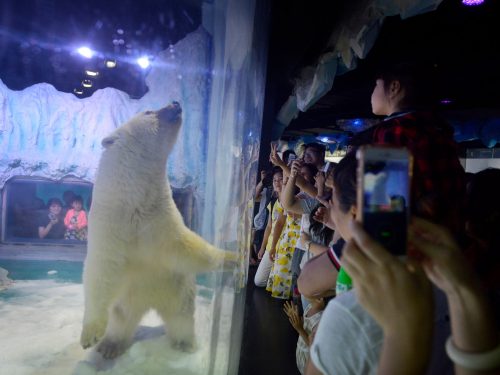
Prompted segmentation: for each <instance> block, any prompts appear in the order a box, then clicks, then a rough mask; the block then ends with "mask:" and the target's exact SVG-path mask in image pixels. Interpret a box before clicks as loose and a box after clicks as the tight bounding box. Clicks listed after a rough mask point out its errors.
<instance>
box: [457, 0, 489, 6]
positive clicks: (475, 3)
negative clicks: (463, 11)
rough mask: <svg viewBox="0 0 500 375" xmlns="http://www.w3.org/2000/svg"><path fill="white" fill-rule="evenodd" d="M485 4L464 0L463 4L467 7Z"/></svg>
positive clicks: (481, 0) (481, 1)
mask: <svg viewBox="0 0 500 375" xmlns="http://www.w3.org/2000/svg"><path fill="white" fill-rule="evenodd" d="M482 3H484V0H462V4H463V5H466V6H476V5H481V4H482Z"/></svg>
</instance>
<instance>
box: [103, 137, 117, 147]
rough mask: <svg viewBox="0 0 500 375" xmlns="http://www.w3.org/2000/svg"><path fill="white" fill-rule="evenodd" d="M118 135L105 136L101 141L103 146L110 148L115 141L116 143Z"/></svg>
mask: <svg viewBox="0 0 500 375" xmlns="http://www.w3.org/2000/svg"><path fill="white" fill-rule="evenodd" d="M115 140H116V137H107V138H104V139H103V140H102V142H101V145H102V147H104V148H108V147H109V146H111V145H112V144H113V143H115Z"/></svg>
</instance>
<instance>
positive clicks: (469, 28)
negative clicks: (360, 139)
mask: <svg viewBox="0 0 500 375" xmlns="http://www.w3.org/2000/svg"><path fill="white" fill-rule="evenodd" d="M353 2H354V1H350V2H349V4H350V5H352V3H353ZM325 3H330V2H317V4H316V6H313V5H312V4H311V3H308V5H307V8H306V7H305V6H303V5H301V4H303V2H301V1H294V0H292V1H286V2H285V1H275V2H274V8H273V17H272V24H271V38H270V56H269V72H270V77H272V80H274V83H273V82H270V81H269V80H268V84H270V85H273V84H276V86H277V87H276V88H275V91H274V94H273V95H271V96H268V100H272V101H274V103H272V104H271V103H268V105H269V106H270V107H274V112H275V114H276V113H277V111H278V110H279V108H280V106H281V105H282V104H283V103H284V102H285V101H286V99H287V97H288V95H290V94H291V93H292V90H293V82H294V79H295V78H296V77H297V76H298V73H299V71H300V68H302V67H304V66H306V65H310V64H314V61H317V60H316V59H317V58H318V57H319V56H320V54H321V53H323V52H325V51H324V46H325V45H326V42H327V38H328V36H329V33H330V32H331V31H332V29H333V28H334V27H335V26H336V23H338V22H339V20H338V17H339V16H338V15H339V14H341V13H342V11H343V10H344V9H343V8H342V6H341V5H342V4H345V3H346V2H343V1H339V2H332V3H334V4H333V5H331V4H325ZM339 3H342V4H339ZM287 4H288V5H289V6H287ZM290 4H291V5H290ZM285 8H286V9H285ZM498 35H500V1H495V0H485V2H484V3H483V4H482V5H480V6H475V7H467V6H464V5H463V4H462V2H461V1H460V0H444V1H443V2H442V3H441V4H440V6H439V8H438V9H437V10H436V11H434V12H430V13H426V14H422V15H418V16H415V17H411V18H408V19H406V20H401V19H400V17H399V16H394V17H388V18H386V20H385V22H384V25H383V27H382V30H381V32H380V34H379V37H378V39H377V41H376V43H375V46H374V48H373V49H372V50H371V52H370V53H369V54H368V56H367V58H366V59H365V60H360V61H359V63H358V67H357V69H356V70H353V71H351V72H348V73H346V74H344V75H341V76H337V77H336V78H335V81H334V84H333V88H332V89H331V91H330V92H329V93H328V94H327V95H325V96H324V97H323V98H321V99H320V100H319V101H318V102H317V103H316V104H315V105H314V106H312V108H310V109H309V110H308V111H307V112H305V113H302V112H301V113H300V115H299V116H298V118H297V119H295V120H293V121H292V122H291V123H290V125H289V127H288V128H287V129H286V131H285V133H284V135H285V136H287V135H289V136H290V135H296V134H300V133H302V130H303V129H307V128H325V127H332V126H333V127H334V126H335V124H336V121H337V120H339V119H349V118H351V119H352V118H359V117H361V118H363V117H373V115H372V114H371V108H370V95H371V92H372V89H373V85H374V74H375V72H376V70H377V69H378V68H379V67H380V66H383V64H384V63H387V62H394V61H422V62H426V63H431V64H432V65H435V66H436V70H437V82H436V83H437V85H436V86H437V90H438V93H437V96H438V97H439V98H440V99H449V100H451V103H448V104H442V105H441V107H442V109H444V110H447V111H453V110H468V109H478V108H495V109H500V69H499V67H500V43H498V42H497V38H498V37H497V36H498ZM299 129H300V130H301V131H299V132H297V131H296V130H299Z"/></svg>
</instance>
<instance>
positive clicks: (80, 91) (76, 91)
mask: <svg viewBox="0 0 500 375" xmlns="http://www.w3.org/2000/svg"><path fill="white" fill-rule="evenodd" d="M73 92H74V93H75V94H76V95H82V94H83V90H82V89H74V90H73Z"/></svg>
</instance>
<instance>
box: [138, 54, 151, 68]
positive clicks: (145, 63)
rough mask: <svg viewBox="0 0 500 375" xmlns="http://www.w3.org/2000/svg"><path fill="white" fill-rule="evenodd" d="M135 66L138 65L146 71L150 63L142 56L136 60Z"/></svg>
mask: <svg viewBox="0 0 500 375" xmlns="http://www.w3.org/2000/svg"><path fill="white" fill-rule="evenodd" d="M137 64H139V66H140V67H141V68H142V69H146V68H147V67H149V65H150V62H149V59H148V57H147V56H142V57H139V58H138V59H137Z"/></svg>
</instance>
